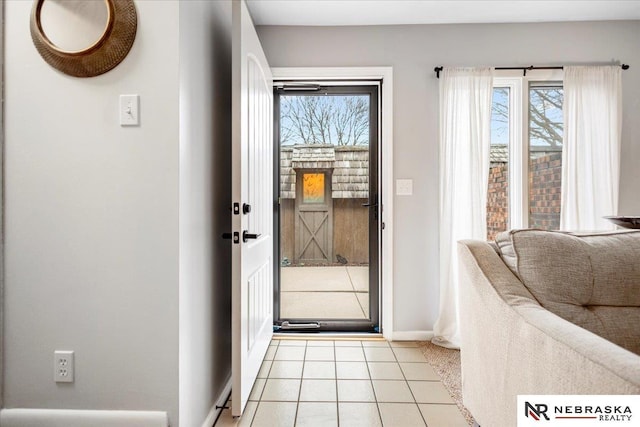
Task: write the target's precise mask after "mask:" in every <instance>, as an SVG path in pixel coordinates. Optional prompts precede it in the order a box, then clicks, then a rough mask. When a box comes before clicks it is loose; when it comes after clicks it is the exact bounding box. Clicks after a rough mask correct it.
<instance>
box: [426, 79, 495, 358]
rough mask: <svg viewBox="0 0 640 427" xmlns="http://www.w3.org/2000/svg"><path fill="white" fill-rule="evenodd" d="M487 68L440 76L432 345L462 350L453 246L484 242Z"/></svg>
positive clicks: (488, 130) (488, 119) (488, 110)
mask: <svg viewBox="0 0 640 427" xmlns="http://www.w3.org/2000/svg"><path fill="white" fill-rule="evenodd" d="M492 86H493V71H492V69H490V68H445V69H444V70H443V71H442V74H441V75H440V314H439V317H438V320H437V321H436V324H435V325H434V328H433V329H434V338H433V340H432V341H433V343H434V344H438V345H441V346H443V347H449V348H459V347H460V331H459V321H458V319H459V316H458V310H459V306H458V256H457V243H456V242H457V241H458V240H461V239H481V240H485V239H486V235H487V226H486V204H487V185H488V179H489V146H490V138H491V96H492V93H493V88H492Z"/></svg>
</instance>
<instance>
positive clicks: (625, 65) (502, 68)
mask: <svg viewBox="0 0 640 427" xmlns="http://www.w3.org/2000/svg"><path fill="white" fill-rule="evenodd" d="M620 67H621V68H622V69H623V70H628V69H629V65H627V64H622V65H620ZM443 68H444V67H436V68H434V69H433V71H435V72H436V77H437V78H440V71H442V70H443ZM495 69H496V70H522V75H523V76H526V75H527V71H530V70H562V69H564V67H563V66H562V65H559V66H555V67H534V66H533V65H530V66H528V67H495Z"/></svg>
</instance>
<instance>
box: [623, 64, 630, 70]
mask: <svg viewBox="0 0 640 427" xmlns="http://www.w3.org/2000/svg"><path fill="white" fill-rule="evenodd" d="M621 67H622V69H623V70H628V69H629V64H622V65H621Z"/></svg>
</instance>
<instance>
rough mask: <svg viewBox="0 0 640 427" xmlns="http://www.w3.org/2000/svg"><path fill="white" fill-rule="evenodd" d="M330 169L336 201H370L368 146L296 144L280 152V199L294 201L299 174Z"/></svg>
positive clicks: (285, 147)
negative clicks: (302, 171)
mask: <svg viewBox="0 0 640 427" xmlns="http://www.w3.org/2000/svg"><path fill="white" fill-rule="evenodd" d="M301 169H306V170H310V169H311V170H313V169H331V170H332V172H333V173H332V179H331V189H332V197H333V198H334V199H367V198H369V147H368V146H361V145H356V146H353V145H346V146H334V145H319V144H310V145H294V146H289V147H287V146H284V147H281V149H280V197H281V198H283V199H294V198H295V195H296V171H297V170H301Z"/></svg>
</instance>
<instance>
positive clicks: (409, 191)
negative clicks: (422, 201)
mask: <svg viewBox="0 0 640 427" xmlns="http://www.w3.org/2000/svg"><path fill="white" fill-rule="evenodd" d="M396 195H397V196H411V195H413V180H412V179H396Z"/></svg>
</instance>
